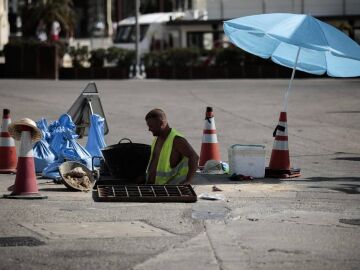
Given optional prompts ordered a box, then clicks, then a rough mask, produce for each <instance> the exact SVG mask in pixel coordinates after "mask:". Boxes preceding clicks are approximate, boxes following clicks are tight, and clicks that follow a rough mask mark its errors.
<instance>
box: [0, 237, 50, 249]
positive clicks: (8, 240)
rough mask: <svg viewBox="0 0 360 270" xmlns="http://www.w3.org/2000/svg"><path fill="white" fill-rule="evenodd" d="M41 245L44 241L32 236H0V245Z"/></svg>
mask: <svg viewBox="0 0 360 270" xmlns="http://www.w3.org/2000/svg"><path fill="white" fill-rule="evenodd" d="M41 245H45V243H44V242H42V241H40V240H38V239H36V238H34V237H25V236H24V237H0V247H13V246H41Z"/></svg>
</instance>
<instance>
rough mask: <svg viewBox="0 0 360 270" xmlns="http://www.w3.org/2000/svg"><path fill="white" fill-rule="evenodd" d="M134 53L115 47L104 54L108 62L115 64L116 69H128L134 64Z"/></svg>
mask: <svg viewBox="0 0 360 270" xmlns="http://www.w3.org/2000/svg"><path fill="white" fill-rule="evenodd" d="M135 57H136V54H135V51H134V50H126V49H122V48H117V47H110V48H108V49H107V52H106V60H107V61H108V62H116V64H117V66H118V67H124V68H128V67H130V66H131V65H132V64H133V63H134V62H135Z"/></svg>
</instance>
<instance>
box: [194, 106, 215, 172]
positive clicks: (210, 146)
mask: <svg viewBox="0 0 360 270" xmlns="http://www.w3.org/2000/svg"><path fill="white" fill-rule="evenodd" d="M208 160H217V161H220V149H219V144H218V140H217V136H216V127H215V118H214V113H213V108H212V107H207V108H206V116H205V126H204V131H203V137H202V145H201V151H200V161H199V168H200V169H203V168H204V165H205V163H206V161H208Z"/></svg>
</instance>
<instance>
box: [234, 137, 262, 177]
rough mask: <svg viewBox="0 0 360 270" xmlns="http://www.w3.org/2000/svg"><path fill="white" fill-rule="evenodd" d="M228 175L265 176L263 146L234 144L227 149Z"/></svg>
mask: <svg viewBox="0 0 360 270" xmlns="http://www.w3.org/2000/svg"><path fill="white" fill-rule="evenodd" d="M228 154H229V170H230V175H232V174H234V173H235V174H242V175H246V176H252V177H254V178H264V176H265V146H264V145H252V144H234V145H232V146H230V147H229V149H228Z"/></svg>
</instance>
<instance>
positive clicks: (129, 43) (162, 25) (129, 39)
mask: <svg viewBox="0 0 360 270" xmlns="http://www.w3.org/2000/svg"><path fill="white" fill-rule="evenodd" d="M184 16H185V13H183V12H167V13H151V14H144V15H140V16H139V25H140V43H139V51H140V54H143V53H147V52H149V51H151V50H160V49H165V48H167V47H175V48H176V47H180V33H179V30H178V28H176V27H174V26H168V25H167V22H170V21H173V20H179V19H181V18H183V17H184ZM135 31H136V30H135V17H129V18H126V19H124V20H122V21H120V22H119V23H118V25H117V29H116V34H115V38H114V40H113V42H114V46H116V47H119V48H124V49H131V50H134V49H135V38H136V32H135Z"/></svg>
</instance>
